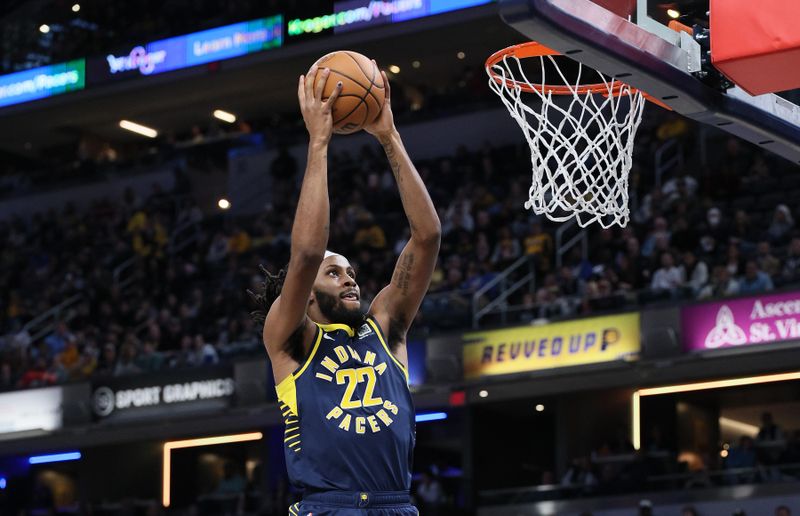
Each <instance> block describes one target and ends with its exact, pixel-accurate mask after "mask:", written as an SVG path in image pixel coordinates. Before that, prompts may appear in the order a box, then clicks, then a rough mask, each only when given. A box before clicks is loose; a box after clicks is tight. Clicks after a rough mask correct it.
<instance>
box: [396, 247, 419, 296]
mask: <svg viewBox="0 0 800 516" xmlns="http://www.w3.org/2000/svg"><path fill="white" fill-rule="evenodd" d="M413 266H414V253H408V254H407V255H405V256H404V257H403V261H402V262H401V263H399V264H398V266H397V270H396V271H395V273H394V283H395V284H396V285H397V288H399V289H400V292H402V293H403V295H404V296H405V295H406V294H408V287H409V286H410V285H411V268H412V267H413Z"/></svg>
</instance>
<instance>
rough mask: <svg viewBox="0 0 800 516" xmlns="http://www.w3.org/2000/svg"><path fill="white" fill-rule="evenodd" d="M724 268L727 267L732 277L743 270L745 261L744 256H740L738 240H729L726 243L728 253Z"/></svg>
mask: <svg viewBox="0 0 800 516" xmlns="http://www.w3.org/2000/svg"><path fill="white" fill-rule="evenodd" d="M725 268H727V269H728V272H729V273H730V274H731V276H734V277H736V276H739V275H741V274H743V273H744V272H745V261H744V256H742V252H741V249H740V248H739V242H736V241H731V242H730V243H729V244H728V255H727V261H726V262H725Z"/></svg>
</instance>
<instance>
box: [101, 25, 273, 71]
mask: <svg viewBox="0 0 800 516" xmlns="http://www.w3.org/2000/svg"><path fill="white" fill-rule="evenodd" d="M282 44H283V16H282V15H277V16H272V17H270V18H261V19H258V20H252V21H247V22H241V23H234V24H233V25H226V26H224V27H217V28H214V29H209V30H204V31H201V32H194V33H192V34H186V35H183V36H175V37H174V38H167V39H161V40H158V41H153V42H151V43H147V44H144V45H135V46H133V47H132V48H131V49H130V50H127V51H125V52H122V53H113V54H108V55H106V56H105V57H103V58H96V59H92V60H90V63H89V73H88V75H89V81H90V83H102V82H108V81H111V80H115V79H118V78H129V77H137V76H139V77H140V76H147V75H154V74H159V73H163V72H169V71H172V70H180V69H182V68H188V67H190V66H196V65H201V64H205V63H211V62H214V61H222V60H225V59H231V58H233V57H238V56H243V55H246V54H252V53H254V52H261V51H262V50H267V49H271V48H277V47H280V46H281V45H282Z"/></svg>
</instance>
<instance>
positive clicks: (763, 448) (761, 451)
mask: <svg viewBox="0 0 800 516" xmlns="http://www.w3.org/2000/svg"><path fill="white" fill-rule="evenodd" d="M756 447H757V449H758V459H759V462H760V463H761V464H763V465H764V466H767V468H766V469H765V471H764V473H765V474H766V475H767V476H768V477H769V478H771V479H774V480H779V479H780V477H781V475H780V472H779V471H778V470H777V468H774V467H769V466H774V465H775V464H777V463H778V462H779V461H780V459H781V456H783V454H784V451H785V449H786V439H785V438H784V436H783V432H782V431H781V428H780V427H779V426H778V425H777V424H776V423H775V421H774V420H773V419H772V413H771V412H764V413H763V414H761V428H760V429H759V430H758V435H757V436H756Z"/></svg>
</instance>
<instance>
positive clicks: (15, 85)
mask: <svg viewBox="0 0 800 516" xmlns="http://www.w3.org/2000/svg"><path fill="white" fill-rule="evenodd" d="M85 84H86V73H85V61H84V60H83V59H76V60H75V61H69V62H67V63H61V64H56V65H49V66H42V67H39V68H32V69H30V70H24V71H22V72H15V73H10V74H7V75H3V76H0V107H3V106H11V105H14V104H21V103H23V102H30V101H31V100H38V99H43V98H45V97H52V96H53V95H61V94H62V93H67V92H69V91H75V90H82V89H83V87H84V85H85Z"/></svg>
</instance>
